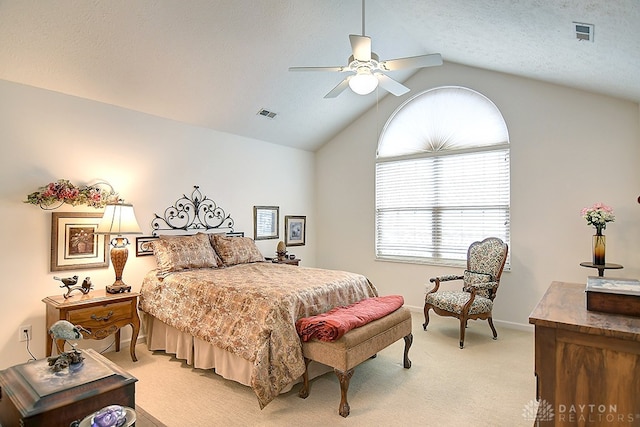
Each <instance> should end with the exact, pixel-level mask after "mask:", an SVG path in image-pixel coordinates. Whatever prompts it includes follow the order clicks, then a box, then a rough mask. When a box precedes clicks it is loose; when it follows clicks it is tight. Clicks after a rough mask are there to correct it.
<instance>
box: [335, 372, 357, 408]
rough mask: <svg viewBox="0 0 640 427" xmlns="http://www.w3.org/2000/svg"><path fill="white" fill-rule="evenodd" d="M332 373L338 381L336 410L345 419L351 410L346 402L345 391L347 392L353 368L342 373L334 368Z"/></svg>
mask: <svg viewBox="0 0 640 427" xmlns="http://www.w3.org/2000/svg"><path fill="white" fill-rule="evenodd" d="M333 371H334V372H335V373H336V375H337V377H338V381H340V407H339V408H338V413H339V414H340V415H341V416H343V417H345V418H346V417H347V416H348V415H349V411H350V409H351V408H349V402H347V391H349V381H350V380H351V377H352V376H353V368H352V369H349V370H348V371H347V372H342V371H341V370H339V369H335V368H334V370H333Z"/></svg>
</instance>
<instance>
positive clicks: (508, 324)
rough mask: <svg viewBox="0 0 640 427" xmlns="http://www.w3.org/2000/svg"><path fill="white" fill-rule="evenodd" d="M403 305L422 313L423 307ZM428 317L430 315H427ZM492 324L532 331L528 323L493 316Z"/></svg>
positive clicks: (531, 326) (412, 310)
mask: <svg viewBox="0 0 640 427" xmlns="http://www.w3.org/2000/svg"><path fill="white" fill-rule="evenodd" d="M405 307H407V308H409V310H410V311H411V312H412V313H419V314H423V313H424V307H416V306H413V305H405ZM429 317H431V316H429ZM493 324H494V325H496V326H500V327H502V328H508V329H515V330H518V331H525V332H531V333H533V325H529V324H523V323H516V322H509V321H507V320H498V319H496V318H495V317H494V318H493Z"/></svg>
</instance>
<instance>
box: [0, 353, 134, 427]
mask: <svg viewBox="0 0 640 427" xmlns="http://www.w3.org/2000/svg"><path fill="white" fill-rule="evenodd" d="M82 354H83V355H84V357H85V359H84V360H83V361H82V363H79V364H77V365H71V366H70V367H69V368H65V369H64V370H62V371H60V372H58V373H53V372H52V371H51V370H50V367H49V364H48V361H47V359H46V358H45V359H40V360H36V361H34V362H30V363H24V364H21V365H16V366H13V367H11V368H9V369H6V370H4V371H0V395H1V398H0V425H2V426H5V427H14V426H24V427H40V426H77V425H78V424H79V423H80V420H82V419H83V418H84V417H86V416H87V415H88V414H91V413H93V412H95V411H98V410H99V409H102V408H104V407H105V406H108V405H121V406H127V407H131V408H135V405H136V402H135V383H136V381H138V380H137V379H136V378H135V377H133V376H131V375H130V374H128V373H127V372H125V371H123V370H122V369H121V368H120V367H119V366H118V365H116V364H115V363H113V362H111V361H110V360H108V359H106V358H105V357H104V356H102V355H101V354H100V353H98V352H96V351H95V350H93V349H87V350H82Z"/></svg>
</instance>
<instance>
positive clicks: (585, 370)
mask: <svg viewBox="0 0 640 427" xmlns="http://www.w3.org/2000/svg"><path fill="white" fill-rule="evenodd" d="M529 323H532V324H533V325H535V375H536V380H537V392H536V394H537V396H536V398H537V399H538V401H539V402H540V405H539V407H538V419H537V420H536V424H535V425H554V426H576V425H578V426H582V425H588V426H590V427H595V426H609V427H610V426H613V425H625V426H640V318H638V317H631V316H622V315H615V314H606V313H599V312H595V311H588V310H587V309H586V294H585V285H584V284H576V283H564V282H553V283H551V286H549V289H547V292H546V293H545V295H544V296H543V297H542V299H541V300H540V302H539V303H538V305H537V306H536V308H535V309H534V310H533V312H532V313H531V315H530V316H529Z"/></svg>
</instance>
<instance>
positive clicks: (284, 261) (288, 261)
mask: <svg viewBox="0 0 640 427" xmlns="http://www.w3.org/2000/svg"><path fill="white" fill-rule="evenodd" d="M265 259H266V260H267V261H269V262H272V263H274V264H289V265H300V261H302V260H301V259H300V258H295V259H290V258H285V259H277V258H265Z"/></svg>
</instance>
